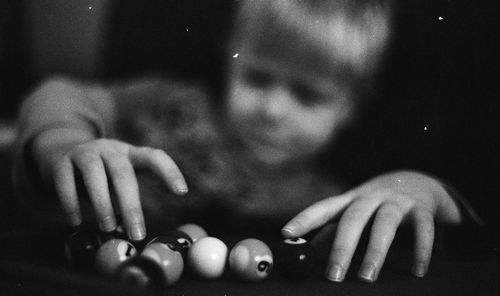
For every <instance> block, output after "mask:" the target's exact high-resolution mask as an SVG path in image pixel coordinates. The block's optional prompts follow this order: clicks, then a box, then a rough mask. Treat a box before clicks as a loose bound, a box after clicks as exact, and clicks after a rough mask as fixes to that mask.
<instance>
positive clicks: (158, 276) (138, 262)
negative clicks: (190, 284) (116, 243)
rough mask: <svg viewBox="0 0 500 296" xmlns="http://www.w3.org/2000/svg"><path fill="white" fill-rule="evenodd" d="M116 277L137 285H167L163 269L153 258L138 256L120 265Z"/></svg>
mask: <svg viewBox="0 0 500 296" xmlns="http://www.w3.org/2000/svg"><path fill="white" fill-rule="evenodd" d="M115 278H116V279H117V280H118V281H120V282H123V283H126V284H131V285H133V286H135V287H144V288H148V287H163V286H166V282H165V276H164V275H163V269H162V268H161V266H159V265H158V263H157V262H155V261H154V260H153V259H151V258H148V257H142V256H137V257H133V258H131V259H130V260H128V261H126V262H125V263H124V264H122V265H121V266H120V268H119V269H118V270H117V272H116V274H115Z"/></svg>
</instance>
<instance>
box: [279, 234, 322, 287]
mask: <svg viewBox="0 0 500 296" xmlns="http://www.w3.org/2000/svg"><path fill="white" fill-rule="evenodd" d="M314 257H315V251H314V248H313V247H312V245H311V244H310V243H309V242H307V241H306V240H305V239H303V238H289V239H285V240H284V241H283V242H282V244H281V246H280V248H279V252H278V254H277V258H276V259H277V269H278V270H279V272H280V274H282V275H283V276H285V277H287V278H290V279H304V278H307V277H309V276H310V275H311V274H312V272H313V267H314V264H315V263H314Z"/></svg>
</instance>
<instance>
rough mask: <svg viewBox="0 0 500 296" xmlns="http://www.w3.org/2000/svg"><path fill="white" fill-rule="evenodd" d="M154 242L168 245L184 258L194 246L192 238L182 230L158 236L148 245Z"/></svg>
mask: <svg viewBox="0 0 500 296" xmlns="http://www.w3.org/2000/svg"><path fill="white" fill-rule="evenodd" d="M154 242H160V243H163V244H166V245H167V246H168V247H169V248H170V249H172V250H175V251H178V252H180V253H181V254H182V256H185V255H186V254H187V251H188V250H189V248H190V247H191V245H192V244H193V240H192V239H191V237H190V236H189V235H188V234H187V233H185V232H184V231H180V230H174V231H170V232H168V233H167V234H166V235H160V236H157V237H155V238H154V239H152V240H151V241H150V242H149V243H148V245H149V244H152V243H154Z"/></svg>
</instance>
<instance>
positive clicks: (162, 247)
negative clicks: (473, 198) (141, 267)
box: [140, 242, 184, 286]
mask: <svg viewBox="0 0 500 296" xmlns="http://www.w3.org/2000/svg"><path fill="white" fill-rule="evenodd" d="M140 257H144V258H150V259H152V260H153V261H154V262H156V263H157V264H158V265H159V266H160V267H161V269H162V271H163V272H162V274H163V282H164V283H165V285H167V286H168V285H172V284H174V283H175V282H177V280H179V278H180V277H181V275H182V272H183V271H184V260H183V259H182V255H181V253H180V252H179V251H178V250H177V249H175V248H171V247H170V246H169V245H168V244H164V243H161V242H155V243H151V244H149V245H147V246H146V247H145V248H144V250H143V251H142V253H141V254H140Z"/></svg>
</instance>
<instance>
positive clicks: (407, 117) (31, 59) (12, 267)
mask: <svg viewBox="0 0 500 296" xmlns="http://www.w3.org/2000/svg"><path fill="white" fill-rule="evenodd" d="M398 2H400V3H399V10H398V13H397V17H396V23H395V29H396V32H395V39H394V42H393V47H392V50H391V52H390V55H389V59H388V63H387V68H386V71H385V72H384V74H383V75H382V77H381V87H380V89H379V91H378V92H377V94H376V96H377V100H374V102H373V104H372V105H370V106H369V108H367V109H366V110H365V114H364V116H363V117H362V120H361V121H360V122H359V123H358V125H357V126H356V127H355V128H354V129H353V130H352V131H350V132H349V133H347V134H346V135H345V136H344V137H345V138H344V141H343V144H342V145H341V146H339V147H336V148H335V149H333V150H331V151H330V153H329V155H328V157H327V161H326V162H325V163H327V164H328V167H329V168H330V169H331V170H332V172H334V173H337V174H340V175H342V176H345V177H347V178H348V179H349V181H351V182H352V183H353V184H355V183H359V182H362V181H363V180H366V179H367V178H369V177H372V176H373V175H375V174H378V173H381V172H384V171H387V170H391V169H398V168H413V169H419V170H422V171H425V172H428V173H431V174H434V175H436V176H437V177H439V178H441V179H442V180H445V181H446V182H448V183H449V184H452V185H453V186H454V187H456V188H457V189H458V191H459V192H460V193H461V194H463V196H464V197H465V198H466V199H467V200H468V201H469V202H470V203H471V204H472V205H473V206H474V208H475V209H476V210H477V211H478V212H479V214H480V215H481V217H482V218H483V219H484V220H485V221H486V222H487V225H488V227H487V229H488V231H487V232H486V234H487V236H488V237H489V238H492V241H493V243H494V242H495V238H496V237H498V235H499V234H500V231H499V230H498V228H495V225H496V224H498V222H500V221H499V220H500V218H499V217H500V215H499V214H500V192H499V191H500V190H499V187H500V186H499V177H500V173H499V169H500V163H499V152H500V149H499V148H500V147H499V136H498V135H499V127H500V122H499V117H500V116H499V115H500V108H499V107H500V106H499V104H500V103H499V100H500V86H499V85H500V83H499V82H500V81H499V80H500V9H499V4H498V1H495V0H476V1H467V0H461V1H459V0H434V1H432V0H405V1H403V0H401V1H398ZM233 6H234V1H233V0H216V1H196V0H150V1H131V0H51V1H38V0H0V135H2V133H6V134H9V133H11V134H12V132H14V133H15V116H16V113H17V109H18V107H19V105H20V102H21V101H22V98H23V97H24V96H26V95H27V94H28V93H29V92H30V91H31V90H32V89H33V88H34V87H35V86H36V85H37V84H38V83H40V81H41V80H42V79H44V78H45V77H47V76H50V75H52V74H54V73H65V74H69V75H72V76H74V77H76V78H80V79H91V80H101V81H113V80H115V79H125V78H131V77H136V76H139V75H141V74H149V73H156V74H166V73H168V74H169V75H173V74H175V76H179V77H181V78H183V79H186V80H192V81H196V82H200V83H203V84H205V85H206V86H207V87H208V88H209V89H211V90H212V92H213V94H214V97H215V98H219V97H220V96H219V94H220V92H221V90H222V89H223V87H224V85H223V83H222V69H223V63H224V60H225V59H226V57H225V55H226V54H227V53H224V52H223V48H224V47H223V44H224V38H225V34H226V32H227V30H228V29H230V21H231V19H230V14H231V11H232V9H233ZM440 18H442V19H440ZM186 29H187V30H186ZM11 140H12V136H10V137H9V136H5V137H3V136H2V137H1V138H0V178H1V179H2V181H0V253H1V254H2V256H1V259H2V261H5V260H7V261H5V262H3V263H2V264H0V269H1V270H0V272H1V274H2V280H0V291H2V292H0V293H4V292H5V293H7V294H9V292H10V293H11V294H16V295H18V294H21V295H49V294H50V295H53V294H54V293H65V294H72V295H86V294H93V295H109V294H113V293H119V294H123V295H126V294H127V293H128V294H130V295H135V294H139V293H135V292H134V290H129V289H126V288H125V289H124V288H123V287H117V286H115V285H110V283H109V282H106V281H103V280H102V279H96V278H95V277H90V278H88V277H81V276H80V275H78V274H74V273H68V272H67V271H66V270H65V269H61V268H60V266H58V267H57V268H56V269H54V268H52V267H54V265H57V264H60V263H61V262H62V261H63V258H62V252H61V249H60V247H61V246H62V241H63V240H64V237H63V236H64V235H63V232H62V231H61V229H56V228H54V227H53V225H45V224H44V223H43V222H44V221H39V220H36V221H33V220H32V219H29V218H28V216H27V215H26V213H25V212H23V211H22V210H21V209H20V208H18V207H17V204H16V203H15V202H14V198H13V197H14V195H13V192H12V188H11V185H10V162H11V159H10V154H9V153H10V143H11ZM464 238H465V237H464ZM456 242H457V241H456V240H455V243H456ZM459 244H460V245H461V244H466V241H465V240H464V241H463V242H460V241H459ZM472 244H479V242H478V241H472ZM453 247H455V245H453V246H452V248H453ZM408 254H410V253H403V259H401V258H398V256H400V254H399V253H397V252H395V253H394V252H393V253H391V254H390V256H389V258H388V263H387V264H386V267H384V270H386V271H384V273H383V274H382V275H381V278H380V279H379V281H378V282H377V284H375V285H362V284H360V283H359V282H358V281H356V280H354V279H353V278H354V277H355V276H354V275H351V276H350V277H349V278H348V280H347V282H346V283H344V284H342V285H333V286H332V285H331V284H330V283H326V282H324V281H312V282H306V283H305V284H303V283H292V284H291V283H287V284H286V285H283V284H281V280H280V279H279V278H278V279H276V278H275V279H273V280H272V281H270V282H267V284H264V285H252V286H245V285H235V284H234V282H233V281H231V279H227V278H224V279H222V280H221V281H215V282H204V283H201V282H199V281H193V280H191V279H187V280H183V281H181V282H180V283H179V285H178V286H176V287H174V288H173V290H169V291H170V292H172V293H173V294H179V295H180V294H207V295H211V294H213V293H216V292H220V293H219V294H225V293H228V294H244V293H249V294H251V293H254V294H264V293H265V292H268V293H270V294H272V293H273V291H275V292H277V293H281V294H287V295H290V294H297V295H298V294H301V293H304V294H310V293H312V291H316V293H318V295H320V294H325V293H327V292H328V293H330V292H335V293H339V295H340V294H345V295H348V294H352V293H355V294H356V295H365V294H366V295H373V294H375V295H376V294H377V293H378V294H380V295H382V294H384V295H386V294H395V293H396V294H400V295H403V294H404V295H422V294H426V295H428V294H430V293H432V292H434V293H437V294H440V291H441V292H442V293H441V294H453V295H470V294H473V293H475V294H478V295H480V294H481V295H482V294H485V295H494V293H495V292H494V290H495V289H496V290H497V291H498V287H496V288H495V287H494V285H493V284H492V283H494V281H495V278H496V279H497V281H498V270H496V269H495V268H496V265H495V264H498V263H494V261H493V262H492V261H491V260H489V261H488V260H486V261H481V262H480V263H478V262H477V261H473V260H472V261H467V260H465V261H464V260H460V261H453V260H451V261H450V260H448V259H443V258H442V257H441V256H440V255H439V254H437V255H436V256H435V258H433V265H432V269H431V271H430V272H431V273H430V274H429V275H428V276H427V277H426V278H425V279H423V280H418V279H415V278H413V277H410V276H408V271H407V267H408V266H409V263H408V262H409V260H410V258H408V256H407V255H408ZM476 255H477V254H476ZM394 257H395V258H394ZM9 261H10V263H9ZM18 261H20V262H22V263H19V262H18ZM318 278H320V277H318ZM273 289H274V290H273ZM284 289H285V290H284ZM108 292H109V294H108Z"/></svg>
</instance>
